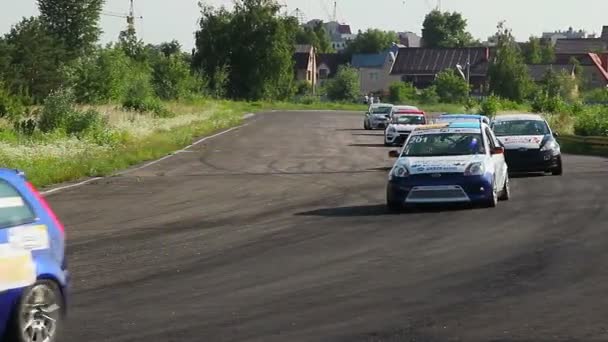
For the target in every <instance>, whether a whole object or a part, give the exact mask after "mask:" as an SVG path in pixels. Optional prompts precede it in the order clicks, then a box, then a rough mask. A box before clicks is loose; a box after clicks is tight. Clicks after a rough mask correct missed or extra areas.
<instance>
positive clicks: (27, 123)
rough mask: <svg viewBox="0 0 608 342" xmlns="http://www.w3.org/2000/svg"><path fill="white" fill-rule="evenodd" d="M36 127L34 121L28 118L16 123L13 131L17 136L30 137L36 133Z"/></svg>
mask: <svg viewBox="0 0 608 342" xmlns="http://www.w3.org/2000/svg"><path fill="white" fill-rule="evenodd" d="M36 126H37V124H36V120H34V119H31V118H30V119H24V120H20V121H16V122H15V123H14V124H13V129H14V130H15V132H17V133H19V134H23V135H27V136H31V135H33V134H34V132H35V131H36Z"/></svg>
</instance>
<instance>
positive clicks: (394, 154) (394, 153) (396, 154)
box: [388, 150, 399, 158]
mask: <svg viewBox="0 0 608 342" xmlns="http://www.w3.org/2000/svg"><path fill="white" fill-rule="evenodd" d="M388 157H389V158H399V151H395V150H393V151H389V152H388Z"/></svg>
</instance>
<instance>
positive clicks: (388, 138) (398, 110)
mask: <svg viewBox="0 0 608 342" xmlns="http://www.w3.org/2000/svg"><path fill="white" fill-rule="evenodd" d="M425 124H427V119H426V115H425V113H424V112H423V111H421V110H420V109H418V108H416V107H412V106H395V107H393V111H392V112H391V119H390V122H389V124H388V126H387V127H386V129H385V130H384V146H395V145H402V144H403V143H404V142H405V140H406V139H407V137H408V136H409V135H410V133H411V132H412V131H413V130H414V129H415V128H416V127H418V126H420V125H425Z"/></svg>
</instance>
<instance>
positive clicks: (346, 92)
mask: <svg viewBox="0 0 608 342" xmlns="http://www.w3.org/2000/svg"><path fill="white" fill-rule="evenodd" d="M359 90H360V85H359V73H358V72H357V70H356V69H354V68H352V67H350V66H344V65H341V66H339V67H338V72H337V73H336V76H335V77H334V78H333V79H331V80H329V81H328V82H327V97H328V98H329V99H330V100H333V101H353V102H354V101H357V98H358V97H359Z"/></svg>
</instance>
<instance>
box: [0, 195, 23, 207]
mask: <svg viewBox="0 0 608 342" xmlns="http://www.w3.org/2000/svg"><path fill="white" fill-rule="evenodd" d="M24 205H25V203H23V199H22V198H21V197H19V196H17V197H3V198H0V209H6V208H17V207H23V206H24Z"/></svg>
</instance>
